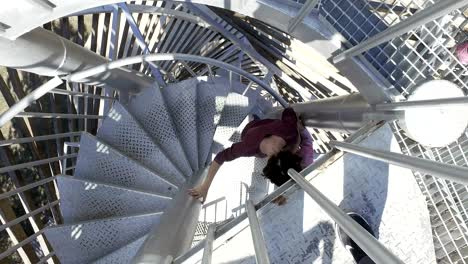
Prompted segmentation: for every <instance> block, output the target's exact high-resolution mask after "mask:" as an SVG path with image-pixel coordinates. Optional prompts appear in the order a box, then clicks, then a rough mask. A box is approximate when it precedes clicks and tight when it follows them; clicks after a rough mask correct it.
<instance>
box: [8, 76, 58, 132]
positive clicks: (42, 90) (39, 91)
mask: <svg viewBox="0 0 468 264" xmlns="http://www.w3.org/2000/svg"><path fill="white" fill-rule="evenodd" d="M62 83H63V81H62V80H61V79H60V78H59V77H57V76H56V77H54V78H52V79H51V80H49V81H48V82H46V83H44V84H43V85H41V86H39V87H38V88H36V89H34V91H32V92H31V93H30V94H28V95H26V96H25V97H24V98H23V99H21V100H20V101H19V102H17V103H16V104H14V105H13V106H12V107H10V108H8V110H6V111H5V112H3V113H2V114H1V115H0V127H2V126H3V125H5V124H6V123H7V122H8V121H10V120H11V119H13V118H14V117H15V116H17V115H18V114H19V113H20V112H21V111H23V110H24V109H26V107H28V106H30V105H31V104H32V103H33V102H34V101H36V100H37V99H39V98H41V97H42V96H43V95H45V94H46V93H47V92H49V91H51V90H52V89H54V88H56V87H57V86H59V85H60V84H62Z"/></svg>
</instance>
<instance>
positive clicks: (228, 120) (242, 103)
mask: <svg viewBox="0 0 468 264" xmlns="http://www.w3.org/2000/svg"><path fill="white" fill-rule="evenodd" d="M251 109H252V106H251V105H249V99H248V98H247V97H245V96H243V95H240V94H237V93H229V94H228V96H227V98H226V102H225V105H224V108H223V112H222V114H221V119H220V120H219V123H218V126H217V127H216V131H215V134H214V136H213V142H212V145H211V148H210V153H211V154H216V153H218V152H219V151H221V150H222V149H223V147H224V146H228V145H229V143H230V142H229V139H230V138H231V136H232V134H233V133H234V132H235V131H236V129H237V127H238V126H239V125H240V124H241V123H242V121H244V119H245V117H246V116H247V115H248V114H249V113H250V111H251ZM209 159H211V157H210V156H209Z"/></svg>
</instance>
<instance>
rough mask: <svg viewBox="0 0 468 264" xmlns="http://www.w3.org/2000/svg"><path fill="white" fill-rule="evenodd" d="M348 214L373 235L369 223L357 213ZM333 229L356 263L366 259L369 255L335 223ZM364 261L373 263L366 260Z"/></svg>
mask: <svg viewBox="0 0 468 264" xmlns="http://www.w3.org/2000/svg"><path fill="white" fill-rule="evenodd" d="M348 215H349V216H350V217H351V218H352V219H353V220H354V221H356V222H357V223H358V224H359V225H361V226H362V227H363V228H364V229H365V230H367V232H369V233H370V234H371V235H372V236H374V237H375V234H374V231H372V228H371V227H370V225H369V223H367V221H366V220H365V219H364V218H363V217H362V216H360V215H358V214H357V213H352V212H351V213H348ZM335 230H336V233H337V235H338V238H339V239H340V240H341V243H342V244H343V246H344V247H345V248H346V249H347V250H348V251H349V252H350V253H351V255H352V256H353V258H354V260H355V261H356V263H359V262H360V261H362V260H364V259H366V260H368V259H369V257H368V256H367V254H366V252H364V251H363V250H362V249H361V248H360V247H359V246H358V245H357V244H356V243H355V242H354V241H353V240H352V239H351V237H349V236H348V235H347V234H346V233H345V232H344V231H343V230H342V229H341V228H340V227H339V226H338V225H337V224H335ZM366 263H374V262H368V261H366Z"/></svg>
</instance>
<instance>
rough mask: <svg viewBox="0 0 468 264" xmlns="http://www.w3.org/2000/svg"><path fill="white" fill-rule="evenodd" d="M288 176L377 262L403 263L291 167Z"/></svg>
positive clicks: (383, 263) (386, 263)
mask: <svg viewBox="0 0 468 264" xmlns="http://www.w3.org/2000/svg"><path fill="white" fill-rule="evenodd" d="M288 174H289V176H291V178H292V179H293V180H294V181H295V182H296V183H297V184H298V185H299V186H300V187H301V188H302V189H303V190H304V191H305V192H306V193H307V194H308V195H309V196H310V197H311V198H312V199H313V200H314V201H315V202H316V203H317V204H318V205H319V206H320V207H321V208H322V209H323V210H324V211H325V212H326V213H327V214H328V215H329V216H330V217H331V218H332V219H333V220H334V221H335V222H336V223H337V224H338V225H339V226H340V228H341V229H343V230H344V232H345V233H346V234H348V235H349V236H350V237H351V238H352V239H353V241H354V242H356V244H358V245H359V247H360V248H361V249H362V250H364V252H366V253H367V255H368V256H369V257H370V258H371V259H372V260H373V261H375V263H377V264H403V261H401V260H400V259H399V258H398V257H397V256H395V255H393V254H392V253H391V252H390V251H389V250H388V249H386V248H385V247H384V246H383V245H382V244H380V242H379V241H378V240H377V239H376V238H375V237H373V236H372V235H371V234H369V232H367V231H366V230H365V229H364V228H363V227H362V226H360V225H359V224H358V223H356V222H355V221H354V220H353V219H352V218H351V217H349V216H348V215H347V214H345V213H344V212H343V210H341V209H340V208H339V207H338V206H337V205H336V204H334V203H333V202H332V201H330V200H329V199H328V198H327V197H326V196H325V195H323V194H322V193H321V192H320V191H319V190H317V189H316V188H315V187H314V186H312V184H310V183H309V182H308V181H306V180H305V179H304V177H302V175H301V174H299V173H298V172H296V171H295V170H293V169H289V171H288Z"/></svg>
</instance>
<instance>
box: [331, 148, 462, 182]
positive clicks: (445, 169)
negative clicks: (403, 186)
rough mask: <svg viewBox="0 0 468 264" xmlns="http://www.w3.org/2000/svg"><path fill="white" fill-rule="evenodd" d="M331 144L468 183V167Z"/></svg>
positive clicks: (360, 154)
mask: <svg viewBox="0 0 468 264" xmlns="http://www.w3.org/2000/svg"><path fill="white" fill-rule="evenodd" d="M330 145H331V146H334V147H336V148H338V149H341V150H343V151H345V152H349V153H353V154H356V155H359V156H362V157H366V158H370V159H374V160H379V161H383V162H386V163H390V164H393V165H397V166H401V167H404V168H408V169H410V170H415V171H419V172H422V173H427V174H430V175H432V176H437V177H440V178H443V179H446V180H450V181H454V182H459V183H462V184H464V185H468V168H465V167H461V166H455V165H451V164H445V163H441V162H436V161H432V160H426V159H421V158H416V157H411V156H408V155H403V154H399V153H394V152H390V151H382V150H377V149H371V148H366V147H362V146H359V145H355V144H350V143H344V142H338V141H331V142H330Z"/></svg>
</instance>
